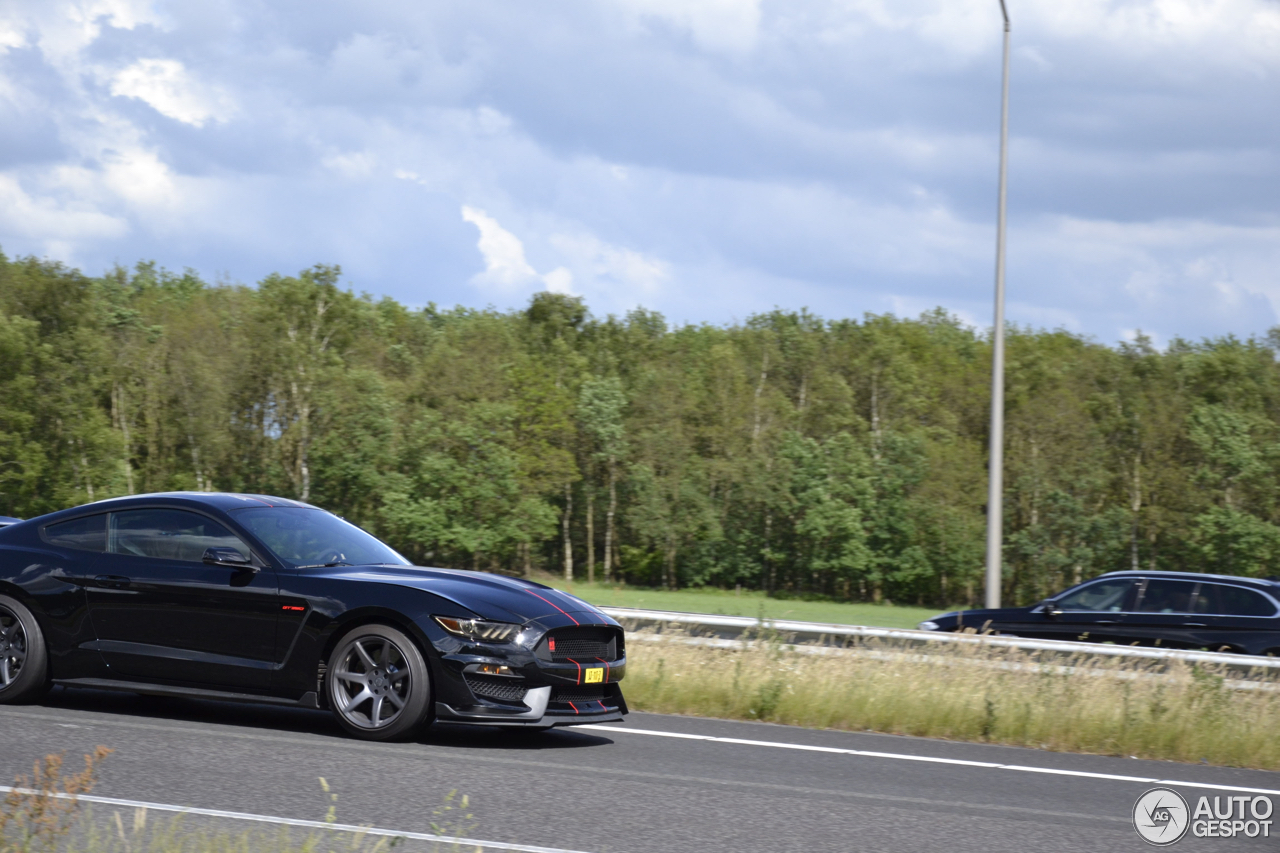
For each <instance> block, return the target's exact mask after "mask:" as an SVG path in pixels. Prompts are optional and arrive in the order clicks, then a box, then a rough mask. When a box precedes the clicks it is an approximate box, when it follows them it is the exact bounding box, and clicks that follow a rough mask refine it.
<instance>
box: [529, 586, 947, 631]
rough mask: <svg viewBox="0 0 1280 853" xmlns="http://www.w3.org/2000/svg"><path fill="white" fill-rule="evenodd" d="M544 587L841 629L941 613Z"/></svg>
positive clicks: (754, 596) (741, 596) (642, 604)
mask: <svg viewBox="0 0 1280 853" xmlns="http://www.w3.org/2000/svg"><path fill="white" fill-rule="evenodd" d="M539 580H540V581H542V582H543V583H545V584H548V585H550V586H554V587H556V588H557V589H563V590H564V591H565V592H570V593H573V594H574V595H576V596H578V597H579V598H581V599H583V600H584V601H588V602H590V603H591V604H595V605H597V606H599V607H634V608H638V609H640V610H677V611H680V612H683V613H715V614H719V615H721V616H750V617H753V618H754V617H758V616H761V615H763V616H764V617H765V618H766V619H795V620H798V621H801V622H832V623H835V624H837V625H872V626H875V627H877V628H914V627H916V625H918V624H919V623H920V622H921V621H922V620H925V619H929V618H930V617H933V616H937V615H938V614H939V613H941V612H942V611H941V610H937V609H934V608H926V607H904V606H901V605H895V604H846V603H843V602H838V601H797V600H789V599H780V598H768V597H766V596H765V594H764V593H762V592H748V591H746V590H743V591H742V592H740V593H735V592H733V591H732V590H719V589H679V590H663V589H648V588H645V587H634V586H623V585H621V584H602V583H597V584H594V585H592V584H588V583H586V582H585V581H579V582H575V583H565V581H564V579H563V578H561V579H556V578H539Z"/></svg>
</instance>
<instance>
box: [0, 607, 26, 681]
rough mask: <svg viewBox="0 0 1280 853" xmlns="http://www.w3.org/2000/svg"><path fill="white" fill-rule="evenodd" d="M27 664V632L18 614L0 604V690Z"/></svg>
mask: <svg viewBox="0 0 1280 853" xmlns="http://www.w3.org/2000/svg"><path fill="white" fill-rule="evenodd" d="M26 662H27V632H26V630H24V629H23V627H22V620H21V619H19V618H18V614H16V613H14V612H13V611H12V610H10V609H9V608H7V607H5V606H4V605H3V604H0V690H5V689H7V688H8V687H9V686H10V685H12V684H13V683H14V682H15V681H17V679H18V676H19V675H20V674H21V673H22V667H23V665H25V664H26Z"/></svg>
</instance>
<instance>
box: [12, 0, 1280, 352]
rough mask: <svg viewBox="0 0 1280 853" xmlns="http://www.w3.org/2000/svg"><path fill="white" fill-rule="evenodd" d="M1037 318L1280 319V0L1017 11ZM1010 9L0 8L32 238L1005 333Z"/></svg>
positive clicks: (160, 255) (595, 307)
mask: <svg viewBox="0 0 1280 853" xmlns="http://www.w3.org/2000/svg"><path fill="white" fill-rule="evenodd" d="M1008 2H1009V10H1010V15H1011V17H1012V20H1013V30H1012V44H1013V54H1012V63H1011V83H1010V90H1011V96H1010V133H1011V143H1010V160H1009V162H1010V165H1009V230H1008V264H1009V266H1008V284H1007V286H1008V309H1007V312H1008V318H1009V320H1010V321H1011V322H1015V323H1018V324H1022V325H1026V326H1031V327H1037V328H1064V329H1067V330H1069V331H1072V332H1076V333H1079V334H1082V335H1087V336H1091V337H1093V338H1095V339H1097V340H1099V341H1101V342H1103V343H1115V342H1117V341H1119V340H1123V339H1132V338H1133V337H1134V336H1135V335H1136V334H1137V332H1138V330H1142V331H1143V332H1144V333H1146V334H1147V335H1149V336H1151V337H1152V338H1153V339H1154V340H1155V342H1156V343H1157V344H1158V345H1159V344H1163V343H1166V342H1167V341H1168V340H1169V339H1171V338H1172V337H1174V336H1182V337H1187V338H1192V339H1199V338H1203V337H1214V336H1220V335H1225V334H1236V335H1240V336H1247V335H1251V334H1261V333H1265V332H1266V331H1267V330H1268V329H1269V328H1271V327H1273V326H1275V325H1280V314H1278V312H1280V0H1072V2H1069V3H1066V2H1062V0H1008ZM1001 26H1002V24H1001V17H1000V8H999V3H998V0H778V2H774V0H556V2H553V3H530V2H528V0H454V2H440V1H439V0H397V1H396V2H390V0H362V2H361V3H358V4H357V3H350V2H332V0H306V2H300V1H299V0H270V2H268V1H267V0H201V2H198V3H191V2H162V0H155V2H149V1H148V0H0V251H3V252H4V253H5V254H6V255H7V256H9V257H15V256H22V255H35V256H38V257H43V258H48V259H51V260H57V261H61V262H63V263H65V264H68V265H70V266H74V267H77V268H80V269H82V270H84V271H85V272H86V273H89V274H92V275H96V274H101V273H102V272H105V271H106V270H108V269H109V268H110V267H112V266H113V265H114V264H123V265H125V266H131V265H133V264H134V263H136V262H137V261H139V260H143V259H147V260H154V261H156V262H157V263H159V264H160V265H162V266H164V267H167V268H169V269H172V270H181V269H183V268H188V267H189V268H193V269H195V270H196V271H198V272H199V273H200V274H201V275H202V276H203V277H205V278H206V280H209V281H225V282H242V283H247V284H252V283H254V282H256V281H258V280H260V279H262V278H264V277H266V276H267V275H269V274H270V273H273V272H281V273H293V272H297V271H299V270H302V269H305V268H308V267H310V266H312V265H314V264H317V263H326V264H339V265H341V267H342V269H343V280H344V282H345V283H346V284H347V285H348V286H349V287H351V288H353V289H354V290H356V291H367V292H369V293H371V294H373V295H374V296H382V295H387V296H391V297H394V298H395V299H398V300H400V301H401V302H404V303H406V304H409V305H412V306H415V307H418V306H423V305H426V304H427V303H429V302H434V303H437V304H439V305H442V306H452V305H455V304H460V305H466V306H472V307H478V308H482V307H486V306H493V307H496V308H499V309H507V308H513V307H520V306H523V305H525V304H526V303H527V302H528V300H529V298H530V296H531V295H532V294H533V293H535V292H538V291H540V290H553V291H556V292H561V293H570V294H575V295H580V296H582V297H584V298H585V300H586V302H587V304H588V306H589V307H590V308H591V310H592V312H593V313H594V314H596V315H597V316H603V315H605V314H609V313H614V314H624V313H625V312H626V311H628V310H630V309H632V308H634V307H636V306H644V307H646V308H649V309H651V310H658V311H661V312H662V313H663V314H664V315H666V316H667V318H668V319H669V320H670V321H672V322H675V323H703V322H705V323H715V324H721V323H732V322H737V321H742V320H745V319H746V318H747V317H749V316H751V315H752V314H754V313H758V312H763V311H769V310H772V309H774V308H783V309H788V310H798V309H800V308H808V309H809V310H810V311H812V312H814V313H816V314H818V315H819V316H822V317H826V318H843V317H859V316H861V315H863V314H864V313H867V312H871V313H877V314H880V313H894V314H897V315H899V316H914V315H916V314H919V313H920V312H922V311H925V310H928V309H931V308H934V307H936V306H941V307H943V308H945V309H947V310H949V311H951V312H953V313H954V314H956V315H957V316H959V317H960V318H961V319H962V320H964V321H965V322H967V323H970V324H972V325H974V326H976V327H979V328H982V327H986V326H989V325H990V323H991V311H992V308H991V306H992V293H993V282H994V269H995V213H996V186H997V183H996V182H997V164H998V150H999V110H1000V73H1001V41H1000V40H1001Z"/></svg>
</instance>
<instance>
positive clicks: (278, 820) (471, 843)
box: [0, 785, 582, 853]
mask: <svg viewBox="0 0 1280 853" xmlns="http://www.w3.org/2000/svg"><path fill="white" fill-rule="evenodd" d="M10 791H17V792H18V793H20V794H39V793H40V792H39V791H33V790H32V789H30V788H11V787H9V786H7V785H0V793H6V794H7V793H9V792H10ZM53 796H54V797H57V798H58V799H61V800H82V801H84V802H86V803H98V804H99V805H106V806H124V807H125V808H130V809H150V810H152V811H159V812H179V813H181V814H190V815H200V816H201V817H223V818H231V819H232V820H252V821H257V822H258V823H274V824H277V825H279V826H296V827H300V828H303V829H333V830H337V831H338V832H358V833H363V834H365V835H378V836H383V835H385V836H387V837H389V838H407V839H409V840H412V841H434V842H437V843H443V844H454V845H462V846H464V847H467V848H468V849H470V848H480V849H481V850H512V851H515V853H582V851H579V850H564V849H562V848H560V847H536V846H534V845H531V844H508V843H506V842H504V841H480V840H478V839H475V838H456V837H454V836H451V835H431V834H429V833H426V832H404V831H402V830H399V829H379V828H378V827H375V826H356V825H355V824H350V823H325V822H324V821H322V820H298V819H297V818H291V817H274V816H272V815H262V814H249V813H247V812H229V811H224V810H222V809H198V808H193V807H190V806H175V805H172V804H170V803H148V802H145V801H143V800H122V799H119V798H117V797H97V796H90V795H88V794H80V795H79V796H74V797H73V796H72V795H70V794H54V795H53Z"/></svg>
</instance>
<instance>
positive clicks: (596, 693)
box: [551, 684, 605, 702]
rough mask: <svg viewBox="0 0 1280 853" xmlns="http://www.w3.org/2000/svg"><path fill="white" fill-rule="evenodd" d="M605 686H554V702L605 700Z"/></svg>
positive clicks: (552, 692) (552, 690) (552, 696)
mask: <svg viewBox="0 0 1280 853" xmlns="http://www.w3.org/2000/svg"><path fill="white" fill-rule="evenodd" d="M604 697H605V688H604V686H603V685H594V684H593V685H591V686H585V685H579V686H577V687H553V688H552V689H551V701H552V702H603V701H604Z"/></svg>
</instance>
